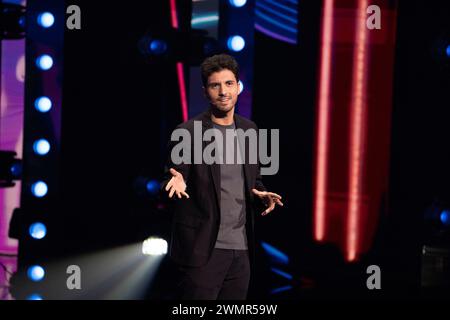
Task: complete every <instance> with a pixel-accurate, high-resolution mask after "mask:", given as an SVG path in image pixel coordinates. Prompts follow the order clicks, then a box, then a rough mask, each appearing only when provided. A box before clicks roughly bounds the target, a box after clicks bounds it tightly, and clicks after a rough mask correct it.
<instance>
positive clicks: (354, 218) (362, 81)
mask: <svg viewBox="0 0 450 320" xmlns="http://www.w3.org/2000/svg"><path fill="white" fill-rule="evenodd" d="M366 10H367V0H359V1H358V9H357V16H356V33H355V48H354V53H353V59H354V60H353V61H354V65H353V79H352V100H351V108H350V110H351V111H350V132H349V133H350V135H349V138H350V163H349V165H350V167H349V203H348V212H347V239H346V251H347V252H346V253H347V255H346V258H347V260H348V261H354V260H355V259H356V258H357V253H358V242H359V239H360V232H359V228H358V227H359V226H358V221H359V217H360V214H361V205H362V201H361V196H362V180H363V164H364V163H363V157H364V148H365V141H364V140H365V129H366V110H365V109H366V108H367V104H366V91H367V84H366V80H367V75H366V73H367V43H368V29H367V27H366V18H367V17H366V16H367V14H366Z"/></svg>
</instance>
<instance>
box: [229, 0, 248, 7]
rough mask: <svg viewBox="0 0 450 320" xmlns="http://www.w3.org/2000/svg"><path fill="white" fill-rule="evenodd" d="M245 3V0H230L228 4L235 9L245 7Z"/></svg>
mask: <svg viewBox="0 0 450 320" xmlns="http://www.w3.org/2000/svg"><path fill="white" fill-rule="evenodd" d="M246 3H247V0H230V4H231V5H232V6H233V7H236V8H240V7H242V6H245V4H246Z"/></svg>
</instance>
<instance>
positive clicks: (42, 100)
mask: <svg viewBox="0 0 450 320" xmlns="http://www.w3.org/2000/svg"><path fill="white" fill-rule="evenodd" d="M34 107H35V108H36V110H37V111H40V112H47V111H49V110H50V109H51V108H52V101H51V100H50V99H49V98H48V97H39V98H37V99H36V100H35V101H34Z"/></svg>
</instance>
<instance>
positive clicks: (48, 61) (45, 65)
mask: <svg viewBox="0 0 450 320" xmlns="http://www.w3.org/2000/svg"><path fill="white" fill-rule="evenodd" d="M36 65H37V66H38V68H39V69H41V70H44V71H46V70H49V69H51V67H52V66H53V58H52V57H51V56H49V55H48V54H43V55H41V56H39V58H37V59H36Z"/></svg>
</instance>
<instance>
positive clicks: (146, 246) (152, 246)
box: [142, 237, 167, 256]
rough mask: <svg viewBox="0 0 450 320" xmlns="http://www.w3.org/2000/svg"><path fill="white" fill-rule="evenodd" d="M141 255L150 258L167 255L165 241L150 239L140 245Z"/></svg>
mask: <svg viewBox="0 0 450 320" xmlns="http://www.w3.org/2000/svg"><path fill="white" fill-rule="evenodd" d="M142 253H143V254H145V255H150V256H161V255H164V254H166V253H167V241H166V240H164V239H161V238H156V237H150V238H148V239H147V240H145V241H144V243H143V244H142Z"/></svg>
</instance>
